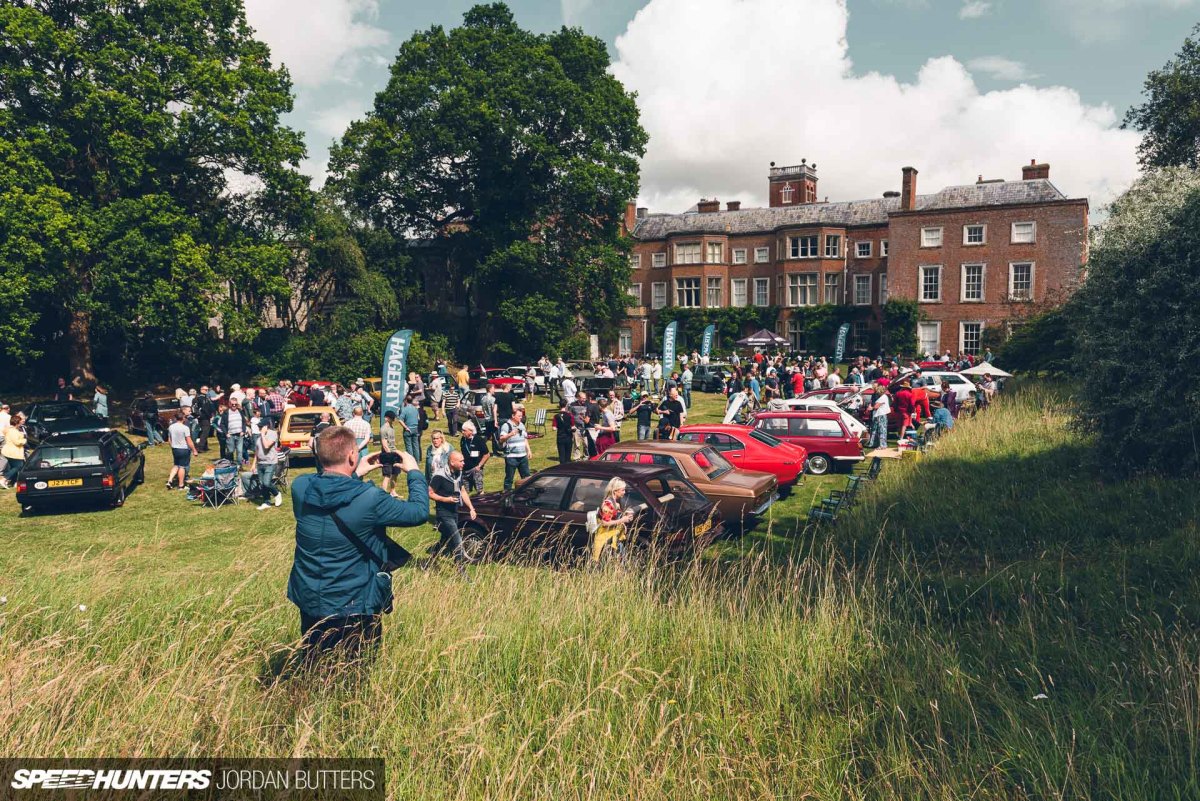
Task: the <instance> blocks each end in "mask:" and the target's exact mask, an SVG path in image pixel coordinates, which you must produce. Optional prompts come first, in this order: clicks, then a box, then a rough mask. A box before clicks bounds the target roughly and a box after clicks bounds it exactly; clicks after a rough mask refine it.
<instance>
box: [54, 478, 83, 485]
mask: <svg viewBox="0 0 1200 801" xmlns="http://www.w3.org/2000/svg"><path fill="white" fill-rule="evenodd" d="M46 486H47V487H82V486H83V479H82V478H56V479H54V480H53V481H47V482H46Z"/></svg>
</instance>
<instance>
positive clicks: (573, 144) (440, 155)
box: [330, 4, 646, 355]
mask: <svg viewBox="0 0 1200 801" xmlns="http://www.w3.org/2000/svg"><path fill="white" fill-rule="evenodd" d="M608 66H609V58H608V53H607V51H606V49H605V46H604V43H603V42H602V41H600V40H599V39H596V38H594V37H590V36H586V35H584V34H583V33H582V32H581V31H579V30H577V29H570V28H564V29H562V30H560V31H558V32H556V33H551V34H545V35H541V34H534V33H530V32H528V31H525V30H522V29H521V28H520V27H519V26H517V24H516V23H515V21H514V20H513V16H512V14H511V12H510V11H509V10H508V8H507V7H506V6H504V5H503V4H493V5H483V6H476V7H475V8H473V9H471V10H470V11H468V12H467V13H466V15H465V16H464V20H463V25H462V26H461V27H459V28H455V29H453V30H449V31H447V30H445V29H443V28H442V27H440V26H435V27H433V28H430V29H429V30H428V31H424V32H419V33H417V34H415V35H414V36H413V37H412V38H411V39H409V40H408V41H407V42H405V43H404V44H403V45H402V46H401V47H400V51H399V53H398V55H397V57H396V60H395V62H394V64H393V65H392V68H391V79H390V80H389V82H388V85H387V87H386V88H385V89H384V90H383V91H381V92H380V93H379V94H377V95H376V97H375V103H374V107H373V109H372V111H370V112H369V113H368V114H367V116H366V118H365V119H362V120H358V121H356V122H354V123H353V124H351V126H350V128H349V129H348V130H347V131H346V134H345V136H344V137H343V138H342V140H341V142H340V143H339V144H338V145H336V146H335V147H334V148H333V150H332V153H331V158H330V187H331V189H332V191H334V192H335V193H336V194H337V195H338V196H339V197H340V198H341V199H342V200H343V202H345V203H346V205H347V207H348V208H350V209H352V210H354V213H355V214H356V215H357V216H358V217H359V218H360V219H361V220H362V221H363V222H364V223H366V224H368V225H370V226H372V227H375V228H378V229H381V230H385V231H388V232H390V233H391V234H392V235H393V236H394V237H397V238H418V239H422V240H425V241H427V242H429V243H433V244H435V245H436V247H437V248H438V249H439V252H444V253H445V254H446V255H447V258H446V259H445V260H444V262H442V263H443V264H446V265H448V266H447V267H446V269H448V270H449V271H450V273H451V274H450V275H449V276H446V278H448V280H449V281H450V282H452V283H455V284H459V285H461V286H463V287H465V289H466V303H467V314H468V325H467V329H468V332H469V336H471V337H472V339H471V340H470V341H468V342H465V343H463V344H464V346H465V347H464V350H465V352H466V353H478V352H479V350H480V348H481V347H482V345H483V343H487V345H488V348H489V349H491V350H493V351H500V352H505V351H507V352H509V353H520V354H523V355H533V354H536V353H538V352H540V351H544V350H547V349H551V348H552V346H553V345H554V344H555V343H558V342H560V341H562V340H563V339H565V338H567V337H568V336H570V335H571V334H572V333H574V332H578V331H581V330H594V331H595V330H608V329H609V328H611V327H612V326H613V324H614V323H615V321H616V320H618V319H620V318H621V317H623V316H624V314H625V308H626V303H627V297H626V295H625V294H624V293H625V288H626V287H627V285H628V277H629V265H628V258H627V251H626V249H625V248H626V246H625V244H624V242H623V240H622V237H621V236H620V231H619V225H618V221H619V219H620V216H621V214H622V210H623V207H624V204H625V202H626V201H627V200H629V199H632V198H634V197H636V195H637V189H638V160H639V158H640V157H641V155H642V153H643V152H644V149H645V143H646V133H645V132H644V131H643V130H642V128H641V126H640V124H639V122H638V110H637V106H636V104H635V102H634V98H633V96H632V95H631V94H629V93H627V92H626V91H625V90H624V88H623V87H622V85H621V84H620V82H619V81H617V80H616V79H615V78H613V77H612V76H611V75H610V74H609V73H608ZM480 308H481V309H482V310H483V311H484V312H485V314H484V315H479V314H478V313H477V310H478V309H480Z"/></svg>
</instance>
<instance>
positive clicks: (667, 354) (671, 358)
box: [663, 320, 679, 373]
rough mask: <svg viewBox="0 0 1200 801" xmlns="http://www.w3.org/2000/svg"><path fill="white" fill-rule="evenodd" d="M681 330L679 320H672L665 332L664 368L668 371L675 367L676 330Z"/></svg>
mask: <svg viewBox="0 0 1200 801" xmlns="http://www.w3.org/2000/svg"><path fill="white" fill-rule="evenodd" d="M677 330H679V321H678V320H672V321H671V322H670V323H668V324H667V330H666V332H664V333H663V370H665V371H667V372H668V373H669V372H670V371H671V370H674V369H675V332H676V331H677Z"/></svg>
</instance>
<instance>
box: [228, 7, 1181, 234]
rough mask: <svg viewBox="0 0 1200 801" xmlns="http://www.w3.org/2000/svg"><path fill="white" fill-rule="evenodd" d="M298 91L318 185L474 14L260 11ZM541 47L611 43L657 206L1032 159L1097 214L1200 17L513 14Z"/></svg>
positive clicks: (955, 11) (1115, 13)
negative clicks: (816, 170) (1142, 108)
mask: <svg viewBox="0 0 1200 801" xmlns="http://www.w3.org/2000/svg"><path fill="white" fill-rule="evenodd" d="M246 3H247V13H248V15H249V17H250V21H251V24H252V25H254V26H255V27H256V28H257V29H258V31H259V34H260V36H261V37H262V38H264V39H265V40H266V41H267V42H268V44H270V45H271V46H272V51H273V53H274V55H275V57H276V59H277V60H279V61H282V62H283V63H285V64H287V65H288V67H289V69H290V70H291V71H292V74H293V78H294V80H295V83H296V93H297V104H296V112H295V114H294V115H293V116H292V119H291V123H292V124H293V125H295V126H296V127H297V128H300V129H302V130H304V131H305V133H306V137H307V141H308V145H309V155H310V159H309V161H308V162H307V163H306V164H305V169H306V171H307V172H309V173H310V174H313V175H314V176H317V177H318V178H319V177H320V176H321V175H322V174H323V170H324V166H325V158H326V153H327V146H328V144H329V142H330V141H331V140H332V139H333V138H335V137H336V136H338V135H339V134H340V132H341V131H342V130H344V128H345V126H346V124H347V123H348V122H349V121H350V120H352V119H355V118H356V117H359V116H361V115H362V114H363V113H364V112H365V111H366V110H367V109H368V108H369V107H370V105H371V102H372V98H373V96H374V94H375V92H376V91H378V90H379V89H380V88H382V86H383V85H384V82H385V81H386V77H387V66H388V64H389V63H390V61H391V59H392V56H393V55H394V53H395V50H396V48H397V47H398V46H399V45H400V44H401V43H402V42H403V41H404V40H405V39H407V38H408V37H409V36H410V35H411V34H412V33H413V32H414V31H415V30H419V29H425V28H428V27H429V26H431V25H434V24H441V25H446V26H453V25H455V24H458V22H459V21H461V18H462V14H463V12H464V11H466V10H467V9H468V8H469V7H470V6H471V5H473V3H471V2H467V1H466V0H442V2H439V3H430V2H415V1H414V0H246ZM509 5H510V7H511V8H512V9H513V11H514V13H515V14H516V16H517V19H518V21H519V22H520V23H521V24H522V25H524V26H525V27H528V28H530V29H533V30H542V31H544V30H552V29H555V28H557V27H559V26H561V25H563V24H570V25H577V26H580V27H582V28H583V29H584V30H585V31H587V32H588V33H591V34H593V35H595V36H598V37H600V38H602V39H603V40H604V41H605V42H606V43H607V44H608V47H609V52H610V54H611V55H612V56H613V59H614V68H613V70H614V72H615V73H616V74H617V75H618V77H620V78H621V79H622V80H623V81H625V82H626V85H627V86H629V87H630V88H632V89H635V90H637V91H638V93H639V104H640V105H641V107H642V112H643V124H644V125H645V126H646V127H647V129H648V130H649V132H650V134H651V144H650V149H649V152H648V153H647V156H646V159H645V161H644V163H643V185H642V197H641V201H642V202H643V203H644V204H647V205H650V206H651V207H653V208H654V209H655V210H662V211H668V210H680V209H682V208H686V207H687V206H688V205H690V204H691V203H693V202H695V200H696V199H697V198H698V197H699V196H700V195H705V196H712V195H716V196H718V197H720V198H722V199H735V198H738V199H742V200H743V201H744V202H746V203H750V204H762V203H763V202H765V198H764V195H765V186H766V182H765V172H766V167H767V163H768V162H769V161H771V160H775V161H779V162H780V163H783V162H791V161H799V159H800V158H802V157H804V158H808V159H809V160H810V161H816V162H818V164H824V165H826V166H825V168H824V169H822V170H821V172H820V175H821V177H822V179H823V180H822V184H821V187H820V191H821V192H822V193H823V194H827V195H828V196H829V197H830V199H831V200H840V199H848V198H852V197H865V196H873V195H876V194H877V193H878V192H880V191H883V190H886V189H891V188H896V186H893V184H898V181H899V177H898V176H899V170H900V168H901V167H902V166H904V165H906V164H912V165H913V166H916V167H917V168H918V169H920V170H921V186H920V188H921V189H922V190H925V191H933V190H935V189H937V188H939V187H940V186H941V185H945V184H950V183H969V182H972V181H974V180H975V178H976V176H977V175H978V174H985V176H986V177H1007V178H1017V177H1019V175H1020V169H1019V168H1020V165H1021V164H1024V163H1028V162H1029V159H1030V158H1037V159H1038V160H1046V161H1049V162H1051V165H1052V166H1051V179H1052V180H1054V181H1055V183H1056V184H1058V185H1059V187H1060V188H1061V189H1063V191H1064V192H1067V193H1068V194H1070V195H1072V196H1086V197H1089V198H1091V199H1092V202H1093V207H1094V208H1096V207H1098V206H1099V205H1101V204H1103V203H1104V202H1106V201H1107V200H1110V199H1111V197H1112V196H1113V195H1115V194H1116V193H1117V192H1119V191H1120V190H1121V189H1123V188H1124V187H1125V186H1127V185H1128V183H1129V182H1130V181H1132V180H1133V179H1134V178H1135V177H1136V175H1137V172H1136V165H1135V164H1134V163H1133V159H1134V153H1133V150H1134V148H1135V147H1136V137H1134V136H1133V135H1132V134H1131V133H1129V132H1120V131H1118V130H1116V128H1117V126H1118V124H1119V122H1120V118H1121V117H1122V116H1123V115H1124V112H1125V110H1126V109H1127V108H1128V107H1129V106H1130V104H1132V103H1136V102H1138V101H1139V95H1140V92H1141V86H1142V82H1143V80H1144V78H1145V75H1146V73H1147V72H1148V71H1149V70H1151V69H1154V68H1157V67H1160V66H1161V65H1162V64H1163V63H1164V62H1166V61H1167V59H1169V58H1170V57H1171V56H1172V54H1173V53H1174V52H1175V51H1176V50H1177V49H1178V48H1179V46H1180V44H1181V43H1182V40H1183V37H1184V36H1185V35H1186V34H1187V32H1188V31H1189V30H1190V29H1191V28H1192V27H1193V25H1194V24H1195V23H1196V22H1198V21H1200V0H1042V2H1030V1H1028V0H848V1H847V2H843V0H511V2H510V3H509Z"/></svg>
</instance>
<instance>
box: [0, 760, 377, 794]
mask: <svg viewBox="0 0 1200 801" xmlns="http://www.w3.org/2000/svg"><path fill="white" fill-rule="evenodd" d="M0 775H2V778H0V781H2V782H3V783H2V784H0V799H10V798H13V799H26V800H29V799H35V798H41V797H45V798H57V799H77V798H85V799H109V798H113V799H116V798H126V799H128V798H136V799H138V801H144V800H145V799H157V798H168V799H180V798H186V799H230V800H232V799H256V800H257V799H272V798H285V797H286V798H288V799H305V798H309V799H314V801H315V799H322V801H324V799H363V801H379V800H381V799H383V797H384V765H383V760H381V759H299V760H296V759H214V760H204V759H161V760H154V759H94V760H82V759H62V760H44V759H26V760H21V759H4V760H0Z"/></svg>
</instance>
